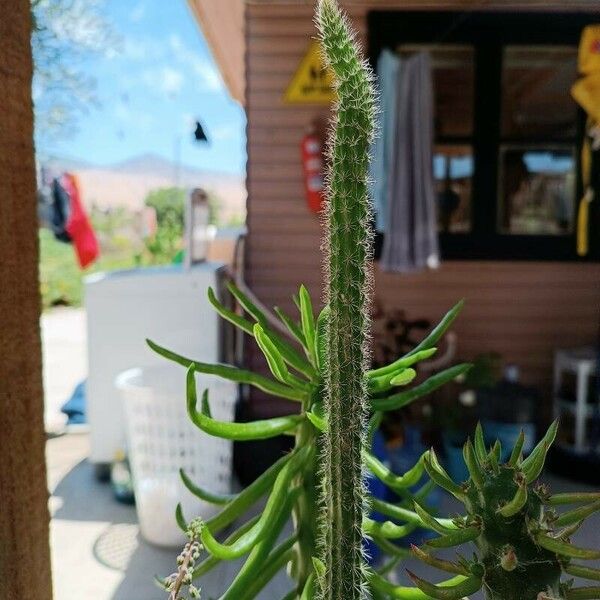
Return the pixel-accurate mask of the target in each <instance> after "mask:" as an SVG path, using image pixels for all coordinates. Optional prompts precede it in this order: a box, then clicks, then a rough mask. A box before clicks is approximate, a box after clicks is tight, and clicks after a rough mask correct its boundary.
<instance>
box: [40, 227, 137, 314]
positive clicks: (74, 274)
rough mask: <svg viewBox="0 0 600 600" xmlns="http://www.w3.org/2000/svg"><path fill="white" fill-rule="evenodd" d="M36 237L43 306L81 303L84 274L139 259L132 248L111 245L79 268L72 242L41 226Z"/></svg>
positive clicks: (133, 264)
mask: <svg viewBox="0 0 600 600" xmlns="http://www.w3.org/2000/svg"><path fill="white" fill-rule="evenodd" d="M39 238H40V290H41V294H42V306H43V308H44V310H46V309H48V308H50V307H52V306H57V305H68V306H81V303H82V301H83V278H84V277H85V276H86V275H89V274H90V273H95V272H98V271H113V270H115V269H127V268H131V267H134V266H136V265H137V264H138V262H139V259H138V258H137V257H136V252H135V251H134V249H133V248H131V247H121V248H114V249H111V250H110V251H106V252H103V253H102V254H101V256H100V258H99V259H98V261H97V262H95V263H94V264H93V265H91V266H90V267H89V268H87V269H85V271H82V270H81V269H80V268H79V265H78V264H77V258H76V257H75V249H74V248H73V246H72V245H71V244H65V243H63V242H59V241H58V240H56V239H55V238H54V235H53V233H52V232H51V231H49V230H48V229H40V230H39ZM138 256H139V255H138Z"/></svg>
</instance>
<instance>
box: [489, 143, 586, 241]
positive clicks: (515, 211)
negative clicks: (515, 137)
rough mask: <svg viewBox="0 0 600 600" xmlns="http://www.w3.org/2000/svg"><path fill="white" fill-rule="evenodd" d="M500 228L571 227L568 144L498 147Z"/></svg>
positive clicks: (559, 230) (544, 231)
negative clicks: (540, 146) (534, 146)
mask: <svg viewBox="0 0 600 600" xmlns="http://www.w3.org/2000/svg"><path fill="white" fill-rule="evenodd" d="M500 160H501V168H500V200H501V204H500V211H501V214H500V219H499V221H500V229H501V231H502V232H503V233H510V234H521V235H564V234H568V233H571V232H572V231H573V214H574V206H575V158H574V154H573V151H572V149H571V148H570V147H563V148H560V147H556V148H550V147H547V148H531V147H529V148H527V147H514V146H513V147H510V146H505V147H503V148H502V150H501V158H500Z"/></svg>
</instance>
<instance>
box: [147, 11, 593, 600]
mask: <svg viewBox="0 0 600 600" xmlns="http://www.w3.org/2000/svg"><path fill="white" fill-rule="evenodd" d="M317 25H318V29H319V32H320V36H321V41H322V45H323V49H324V54H325V57H326V60H327V62H328V64H329V65H330V66H331V68H332V71H333V73H334V76H335V80H336V82H337V90H338V100H339V101H338V105H337V109H336V114H337V117H336V121H335V127H334V128H333V130H332V140H331V142H330V146H329V147H330V172H329V177H328V203H327V208H326V223H327V227H326V234H325V238H324V254H325V256H326V259H325V260H326V265H325V267H326V268H325V272H326V290H325V300H326V306H325V308H324V309H323V310H321V312H320V313H319V314H318V315H316V314H315V312H314V310H313V303H312V301H311V298H310V295H309V294H308V291H307V290H306V289H305V288H304V287H300V290H299V293H298V295H297V296H296V297H295V298H294V300H295V303H296V305H297V307H298V310H299V320H298V319H294V318H292V317H290V316H288V315H287V314H285V313H284V312H283V311H281V310H279V309H278V308H275V309H274V311H275V313H276V315H277V317H274V316H273V315H272V314H267V313H265V312H264V311H262V310H261V309H259V308H258V307H257V306H256V305H255V304H254V303H253V302H252V300H251V299H250V298H249V297H248V296H247V295H246V294H244V293H243V292H242V291H241V290H239V289H238V288H237V287H235V286H234V285H230V286H229V290H230V292H231V293H232V294H233V296H234V297H235V298H236V300H237V302H238V304H239V305H240V307H241V309H242V310H243V313H242V314H240V313H238V312H234V311H232V310H229V309H228V308H226V307H225V306H224V305H223V304H221V303H220V302H219V300H218V298H217V297H216V296H215V294H214V293H213V291H212V290H209V300H210V302H211V303H212V304H213V306H214V307H215V309H216V310H217V312H218V313H219V314H220V316H221V317H223V318H224V319H226V320H228V321H230V322H231V323H233V324H234V325H235V326H236V327H237V328H239V329H240V330H242V331H243V332H245V333H246V334H248V335H249V336H250V337H251V338H253V340H254V341H255V343H256V344H257V346H258V348H259V349H260V350H261V352H262V354H263V355H264V358H265V362H266V364H267V366H268V368H269V370H270V372H271V376H265V375H262V374H259V373H254V372H251V371H248V370H245V369H240V368H237V367H234V366H231V365H223V364H218V365H214V364H207V363H203V362H200V361H196V360H193V359H191V358H187V357H184V356H181V355H178V354H176V353H174V352H171V351H169V350H167V349H165V348H162V347H161V346H159V345H157V344H155V343H153V342H150V341H149V344H150V346H151V347H152V348H153V349H154V350H156V351H157V352H158V353H160V354H161V355H163V356H164V357H166V358H168V359H169V360H172V361H175V362H177V363H179V364H181V365H183V366H185V367H186V369H187V408H188V413H189V416H190V419H191V420H192V421H193V423H194V424H195V425H196V426H198V428H200V429H201V430H202V431H204V432H206V433H208V434H210V435H213V436H217V437H221V438H226V439H230V440H237V441H245V440H259V439H267V438H271V437H274V436H278V435H281V434H285V435H290V436H293V437H294V448H293V450H292V451H291V452H290V453H288V454H286V455H285V456H283V457H281V458H279V460H277V462H275V464H273V466H272V467H270V468H269V469H268V470H267V471H265V473H263V474H262V475H261V476H260V477H258V479H256V481H254V482H253V483H252V484H251V485H249V486H248V487H247V488H246V489H244V490H242V491H241V492H240V493H238V494H234V495H219V494H214V493H212V492H210V491H209V490H205V489H202V488H200V487H199V486H197V485H195V484H194V482H192V481H191V480H190V479H189V477H188V476H187V474H186V473H184V472H182V473H181V477H182V480H183V482H184V484H185V485H186V486H187V488H188V489H189V490H190V491H191V492H192V493H193V494H195V495H196V496H198V497H199V498H200V499H202V500H204V501H206V502H209V503H213V504H216V505H220V506H222V510H221V511H220V512H219V513H218V514H217V515H216V516H214V517H212V518H210V519H207V520H205V521H202V520H201V519H197V518H196V519H193V520H192V521H191V522H189V523H188V522H187V521H186V519H185V517H184V515H183V514H182V510H181V507H178V508H177V511H176V517H177V520H178V523H179V524H180V526H181V527H182V529H183V530H184V531H186V532H187V533H188V535H189V537H190V541H189V543H188V544H187V545H186V547H185V549H184V551H183V552H182V554H181V555H180V557H179V560H178V564H179V567H178V570H177V572H176V573H174V574H173V575H172V576H169V577H167V578H166V579H164V580H162V582H161V583H162V584H163V585H164V587H165V588H166V589H167V590H168V592H169V594H170V596H169V597H170V599H171V600H178V599H179V598H182V597H183V594H184V593H185V592H184V590H185V589H186V587H187V590H188V592H189V593H191V594H192V595H194V596H197V595H198V594H199V592H198V589H197V588H196V587H189V586H190V584H191V583H192V582H193V581H194V580H196V579H198V578H200V577H201V576H202V575H204V574H206V573H207V572H208V571H210V570H211V569H213V568H214V567H216V566H217V565H218V564H219V563H220V562H221V561H224V560H233V559H237V558H240V557H245V562H244V564H243V566H242V567H241V569H240V570H239V572H238V574H237V575H236V576H235V578H234V580H233V581H232V582H231V584H230V585H229V587H228V589H227V590H224V591H223V593H222V595H221V596H220V598H221V600H252V599H254V598H256V597H258V595H259V594H260V593H261V590H263V588H264V587H265V586H266V585H267V584H268V582H269V581H270V580H271V579H272V578H273V577H274V576H275V574H276V573H277V572H279V571H280V570H281V569H284V568H286V567H287V570H288V573H289V574H290V576H291V577H292V579H293V581H294V586H293V589H292V590H291V591H290V593H289V594H287V595H286V597H285V598H286V599H287V600H293V599H300V600H313V599H314V598H322V599H323V600H359V599H362V598H364V597H366V596H367V595H371V597H373V598H374V599H382V598H401V599H406V600H426V599H427V598H462V597H463V596H464V595H465V594H468V593H471V592H472V591H475V590H476V589H479V587H481V586H483V587H484V589H485V590H486V593H488V595H489V597H490V598H491V599H493V600H499V599H500V598H501V599H502V600H515V599H516V598H523V600H529V598H525V597H524V596H521V595H512V596H511V595H510V594H511V593H513V592H512V591H511V590H513V589H514V586H515V585H516V583H515V582H514V580H515V579H516V577H517V574H518V575H519V576H520V577H521V578H522V579H523V581H526V582H527V586H528V587H527V589H532V590H533V589H537V585H538V583H539V584H540V586H541V587H540V588H539V593H540V594H541V595H539V596H538V597H537V598H535V599H534V597H532V598H531V600H547V599H548V598H551V597H552V594H562V596H561V595H558V596H557V597H558V598H561V600H562V599H564V598H568V599H569V600H574V599H577V598H592V597H594V598H595V597H596V596H590V595H589V593H592V592H589V591H586V590H584V591H581V590H579V591H575V590H567V589H566V588H565V585H563V584H560V583H559V579H560V574H561V572H562V571H563V570H564V571H566V572H568V573H573V574H576V575H585V576H589V577H593V576H594V573H595V572H593V571H592V570H589V569H587V568H585V567H579V566H577V567H576V566H574V565H572V564H571V563H570V558H572V557H573V556H575V554H576V555H577V556H578V557H580V558H586V557H588V551H583V550H581V549H573V547H572V546H570V545H569V544H568V543H567V542H566V541H565V540H564V539H563V538H565V537H568V534H569V531H570V528H571V529H572V528H573V527H574V525H575V522H577V521H579V520H580V518H583V517H584V516H585V515H586V514H588V512H589V511H591V510H595V504H593V503H592V505H591V506H590V505H588V504H584V507H583V508H582V509H576V510H575V511H572V512H570V513H566V515H562V516H560V517H555V516H554V513H553V512H552V511H550V510H543V509H544V507H546V506H548V505H553V504H559V503H562V502H570V501H573V502H579V501H581V502H585V500H586V499H587V497H584V496H581V495H577V496H568V497H565V496H554V497H549V496H547V495H546V494H545V492H544V491H543V488H535V489H533V488H532V487H531V486H532V483H533V481H534V479H535V478H536V477H537V475H538V474H539V470H541V464H543V458H544V456H545V453H546V450H547V446H548V444H549V438H548V436H547V437H546V439H545V441H544V442H543V443H542V445H541V446H540V447H538V448H537V449H536V450H535V451H534V453H533V454H532V455H531V457H529V458H527V459H525V460H524V461H522V460H521V458H520V450H519V449H518V448H517V449H516V450H515V451H514V452H513V457H512V458H511V460H510V461H509V464H507V465H500V464H499V455H500V449H499V447H498V446H496V447H494V448H493V449H492V450H491V451H490V452H486V450H485V448H484V447H483V444H482V440H481V434H480V433H478V436H477V437H476V444H475V448H474V449H473V447H472V446H471V445H470V444H467V449H466V451H465V453H466V454H465V456H466V458H467V460H468V464H469V466H470V468H471V469H475V470H473V471H472V473H474V475H473V479H472V481H470V482H467V483H466V484H463V485H461V486H459V485H457V484H454V483H453V482H451V480H450V478H449V477H448V475H447V474H446V472H445V471H444V470H443V468H442V467H441V465H440V464H439V462H438V461H437V458H436V457H435V454H434V453H433V452H431V453H426V454H425V455H424V456H422V457H421V458H420V459H419V461H418V462H417V464H416V465H415V466H414V467H413V468H411V469H410V470H409V471H407V472H406V473H404V474H402V475H396V474H394V473H392V472H391V471H390V470H389V469H388V468H387V467H386V466H385V465H384V464H383V463H381V462H380V461H379V460H378V459H377V458H376V457H375V456H374V455H373V454H372V453H371V452H370V447H369V439H370V435H371V434H372V433H373V432H374V430H375V429H376V428H377V427H378V425H379V423H380V422H381V418H382V415H383V413H384V412H385V411H391V410H397V409H401V408H403V407H406V406H407V405H408V404H410V403H411V402H414V401H415V400H417V399H419V398H421V397H423V396H425V395H427V394H428V393H430V392H431V391H433V390H435V389H437V388H439V387H440V386H442V385H443V384H445V383H446V382H448V381H450V380H452V379H454V378H455V377H457V376H459V375H461V374H462V373H464V372H466V370H467V369H468V368H469V365H467V364H461V365H456V366H454V367H451V368H449V369H446V370H444V371H442V372H440V373H438V374H436V375H434V376H432V377H430V378H429V379H427V380H425V381H423V382H421V383H419V384H418V385H414V386H413V387H409V388H408V389H398V388H401V387H402V386H408V385H409V384H411V382H412V381H413V379H414V378H415V377H416V371H415V369H414V367H415V366H416V365H417V364H418V363H419V362H421V361H423V360H426V359H428V358H429V357H431V356H432V355H433V354H434V353H435V351H436V344H437V343H438V341H439V340H440V338H441V337H442V336H443V335H444V333H445V332H446V330H447V329H448V327H449V326H450V325H451V324H452V322H453V321H454V319H455V318H456V316H457V315H458V313H459V312H460V309H461V308H462V302H460V303H458V304H457V305H456V306H455V307H454V308H453V309H451V310H450V311H449V312H448V314H447V315H446V316H445V317H444V318H443V319H442V321H441V322H440V324H439V325H438V326H437V327H436V328H435V329H433V330H432V331H431V333H430V334H429V335H428V336H427V337H426V338H425V339H424V340H423V341H422V342H421V343H420V344H419V345H418V346H417V347H416V348H414V349H413V350H412V351H410V352H409V353H408V354H406V355H405V356H402V357H400V358H398V359H397V360H396V361H394V362H393V363H391V364H389V365H387V366H384V367H381V368H378V369H373V370H367V368H366V363H367V356H368V352H367V340H366V338H367V336H366V331H367V329H368V325H369V323H368V316H367V315H368V305H369V296H370V289H369V281H368V280H369V277H368V261H369V254H370V247H369V245H370V237H369V233H368V220H369V214H370V213H369V211H370V208H369V203H368V198H367V193H366V182H367V166H368V159H367V156H368V147H369V143H370V140H371V137H372V129H373V125H372V119H373V92H372V85H371V77H370V74H369V71H368V68H367V67H366V66H365V64H364V62H363V61H362V60H361V59H360V55H359V52H358V50H357V47H356V45H355V43H354V41H353V36H352V32H351V29H350V27H349V25H348V23H347V21H346V20H345V19H344V17H343V16H342V14H341V13H340V11H339V9H338V7H337V4H336V2H335V0H319V2H318V10H317ZM276 318H278V319H279V321H280V324H279V326H277V327H275V326H274V325H273V322H274V319H276ZM283 331H285V333H282V332H283ZM195 373H206V374H212V375H218V376H221V377H223V378H226V379H228V380H231V381H234V382H237V383H240V384H247V385H250V386H254V387H256V388H258V389H260V390H262V391H263V392H266V393H267V394H271V395H274V396H278V397H281V398H284V399H287V400H291V401H295V402H296V403H297V406H298V411H297V412H295V413H294V414H290V415H288V416H284V417H276V418H272V419H265V420H260V421H254V422H250V423H229V422H220V421H217V420H215V419H214V418H213V417H212V416H211V411H210V403H209V398H208V395H207V393H206V392H204V393H203V394H202V398H201V402H200V407H198V398H197V391H196V380H195ZM552 431H554V430H551V436H553V435H554V434H553V433H552ZM425 470H426V471H427V473H428V474H429V476H430V477H431V481H426V482H425V484H424V485H422V486H421V487H420V488H419V489H418V490H416V491H415V486H417V485H418V484H419V482H421V480H422V479H423V477H424V476H425ZM369 473H370V474H371V475H372V476H374V477H377V478H378V479H380V480H381V481H382V482H383V483H384V484H385V485H386V486H387V487H388V488H389V489H390V490H392V491H393V492H395V493H396V494H397V496H399V500H398V501H397V502H395V503H391V502H386V501H384V500H382V499H378V498H370V497H368V496H367V495H366V493H365V486H364V483H363V477H364V476H365V474H369ZM433 482H436V483H439V484H441V485H442V487H445V488H446V489H450V491H451V492H452V493H454V494H455V495H456V496H457V497H459V498H460V499H461V500H463V501H464V502H465V505H466V508H467V516H466V517H464V518H462V519H457V520H451V519H438V518H436V517H434V516H432V515H431V514H430V512H428V510H427V502H426V499H427V495H428V493H429V491H430V490H431V487H432V485H433ZM264 497H266V501H265V505H264V509H263V510H262V512H261V513H260V514H259V515H257V516H254V517H252V518H250V517H248V516H247V513H248V511H249V510H250V509H251V508H252V507H253V506H254V505H255V504H257V503H258V502H259V501H261V500H262V499H263V498H264ZM592 500H596V498H595V497H594V498H593V499H592ZM369 507H370V508H371V509H372V510H374V511H377V512H378V513H380V514H382V515H384V516H385V517H386V518H388V520H386V521H384V522H379V521H375V520H373V519H371V518H370V515H369V514H368V510H369ZM577 510H579V511H580V512H577ZM319 515H320V518H319ZM290 518H291V519H292V521H293V530H292V533H291V535H289V536H288V537H287V538H285V539H283V540H281V539H280V537H281V534H282V532H283V530H284V526H285V524H286V522H288V520H289V519H290ZM505 525H506V526H508V527H510V529H511V531H510V532H505V531H504V526H505ZM232 526H233V527H234V528H235V529H233V531H230V532H229V534H228V536H227V537H225V538H224V539H223V534H224V532H225V530H227V529H228V528H230V527H232ZM417 527H423V528H427V529H430V530H432V531H438V532H440V533H442V536H441V537H440V538H437V539H436V540H432V541H431V542H430V544H431V546H432V547H436V546H444V545H446V546H450V545H454V544H456V543H460V542H462V541H467V540H468V539H471V540H474V541H475V542H476V544H477V545H478V547H479V556H478V558H477V559H476V560H474V561H471V562H467V561H464V560H461V561H459V562H458V563H450V562H448V561H443V560H441V559H437V558H434V557H432V556H431V555H430V554H429V553H428V552H425V551H423V550H415V552H416V553H417V554H418V555H419V556H421V558H423V559H424V560H425V561H426V562H429V563H431V564H434V565H436V566H439V567H441V568H442V569H445V570H447V571H450V572H451V573H453V574H455V578H454V579H453V580H450V581H449V582H447V583H446V584H445V586H442V587H440V586H435V585H431V584H428V583H426V582H424V581H423V580H421V579H418V578H416V577H415V578H414V580H415V583H416V585H417V587H410V588H409V587H398V586H394V585H393V584H391V583H389V582H388V581H387V580H386V579H385V574H386V573H387V572H388V571H389V570H390V569H391V568H392V567H393V566H394V565H395V564H396V562H397V561H398V559H401V558H403V557H405V556H406V554H407V551H406V549H404V548H402V547H400V546H398V545H396V544H395V543H394V540H397V539H401V538H403V537H405V536H406V535H408V534H409V533H411V532H412V531H413V530H414V529H415V528H417ZM556 527H563V528H566V529H562V530H559V531H558V532H557V533H556V534H555V533H553V531H554V529H553V528H556ZM366 537H369V538H370V539H371V540H373V541H374V542H375V544H377V546H378V547H379V548H380V549H381V550H382V551H383V552H384V553H385V554H388V555H390V556H391V561H389V562H388V563H386V564H385V565H384V566H383V567H381V568H380V569H379V570H378V571H374V570H372V569H367V568H366V567H365V558H364V556H363V549H362V548H363V542H364V539H365V538H366ZM201 552H206V553H207V556H206V557H205V558H203V559H202V560H201V561H200V562H197V561H198V560H199V559H200V553H201ZM569 552H571V554H569ZM573 553H575V554H573ZM591 554H594V553H591ZM584 555H585V556H584ZM594 555H595V554H594ZM540 557H541V560H542V561H543V562H542V563H540V562H538V558H540ZM498 565H499V566H498ZM511 585H512V586H513V587H510V586H511ZM519 589H520V590H521V591H522V590H523V589H524V587H523V584H522V583H521V585H520V586H519ZM536 593H537V592H536ZM586 594H588V595H586Z"/></svg>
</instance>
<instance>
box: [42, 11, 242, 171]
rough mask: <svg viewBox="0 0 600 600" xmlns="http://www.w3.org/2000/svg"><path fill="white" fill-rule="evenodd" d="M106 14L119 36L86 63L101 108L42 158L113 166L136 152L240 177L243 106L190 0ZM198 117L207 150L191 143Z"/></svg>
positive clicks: (49, 147)
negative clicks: (224, 76) (221, 71)
mask: <svg viewBox="0 0 600 600" xmlns="http://www.w3.org/2000/svg"><path fill="white" fill-rule="evenodd" d="M105 14H106V16H107V18H108V20H110V21H111V22H112V24H113V27H114V29H115V31H116V33H117V35H118V36H119V37H120V42H119V44H118V45H117V46H116V47H115V48H114V49H108V50H107V52H105V53H104V55H103V56H97V57H94V58H92V59H90V60H89V61H88V68H89V72H90V74H91V75H93V76H94V77H95V79H96V82H97V90H96V93H97V97H98V101H99V106H98V107H96V108H94V107H92V108H90V111H89V113H88V114H87V115H84V116H82V117H81V118H80V119H79V121H78V131H77V132H76V134H75V135H74V136H73V137H71V138H69V139H65V140H60V141H53V142H48V143H47V145H46V146H45V147H43V148H40V149H39V150H41V151H42V152H43V153H46V154H50V155H56V156H60V157H65V158H73V159H81V160H86V161H88V162H91V163H94V164H110V163H115V162H119V161H122V160H124V159H127V158H130V157H132V156H136V155H139V154H145V153H153V154H158V155H160V156H162V157H164V158H166V159H168V160H174V159H175V155H176V146H177V145H178V140H181V142H180V147H181V162H182V163H183V164H186V165H190V166H194V167H196V168H201V169H208V170H217V171H227V172H230V173H243V171H244V168H245V147H244V124H245V117H244V113H243V110H242V108H241V107H240V106H239V105H238V104H237V103H236V102H234V101H233V100H232V99H231V98H230V96H229V94H228V93H227V90H226V88H225V86H224V84H223V82H222V80H221V77H220V75H219V72H218V69H217V67H216V65H215V63H214V60H213V58H212V56H211V53H210V50H209V48H208V46H207V44H206V42H205V41H204V38H203V36H202V32H201V30H200V29H199V27H198V25H197V24H196V22H195V20H194V19H193V17H192V14H191V12H190V10H189V9H188V6H187V3H186V1H185V0H169V1H168V2H165V1H161V0H128V1H123V0H107V1H106V10H105ZM196 119H198V120H200V122H201V123H202V124H203V126H204V128H205V131H206V133H207V135H208V137H209V140H210V145H208V146H207V145H205V144H198V143H197V142H194V141H193V137H192V133H193V123H194V122H195V120H196Z"/></svg>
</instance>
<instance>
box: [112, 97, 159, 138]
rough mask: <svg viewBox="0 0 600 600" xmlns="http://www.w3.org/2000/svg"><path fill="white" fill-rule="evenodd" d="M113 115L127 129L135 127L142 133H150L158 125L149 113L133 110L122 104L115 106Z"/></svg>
mask: <svg viewBox="0 0 600 600" xmlns="http://www.w3.org/2000/svg"><path fill="white" fill-rule="evenodd" d="M113 114H114V115H115V117H116V119H117V120H118V121H119V122H120V123H121V124H123V125H124V126H125V129H127V128H130V127H132V126H133V127H135V128H136V129H138V130H140V131H150V129H152V127H153V126H154V125H155V124H156V119H155V118H154V116H152V115H150V114H148V113H147V112H143V111H139V110H133V109H131V108H129V107H128V106H125V105H124V104H122V103H120V104H117V105H116V106H115V108H114V110H113Z"/></svg>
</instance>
